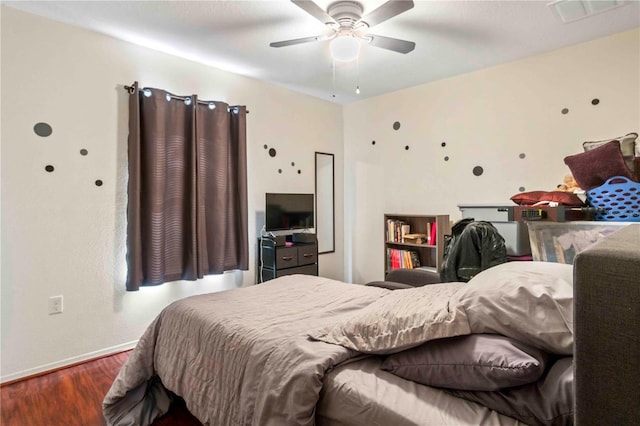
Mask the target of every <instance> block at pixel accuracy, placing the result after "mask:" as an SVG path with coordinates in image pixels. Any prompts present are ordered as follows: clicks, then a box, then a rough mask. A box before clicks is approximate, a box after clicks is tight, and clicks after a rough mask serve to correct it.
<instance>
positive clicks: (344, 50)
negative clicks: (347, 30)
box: [330, 35, 360, 62]
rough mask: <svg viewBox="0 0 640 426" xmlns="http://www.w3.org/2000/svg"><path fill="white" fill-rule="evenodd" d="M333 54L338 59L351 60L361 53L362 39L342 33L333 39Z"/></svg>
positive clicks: (342, 60)
mask: <svg viewBox="0 0 640 426" xmlns="http://www.w3.org/2000/svg"><path fill="white" fill-rule="evenodd" d="M330 48H331V56H332V57H333V59H335V60H336V61H341V62H351V61H355V60H356V59H358V56H359V55H360V41H359V40H358V39H356V38H355V37H353V36H351V35H341V36H338V37H336V38H334V39H333V40H332V41H331V46H330Z"/></svg>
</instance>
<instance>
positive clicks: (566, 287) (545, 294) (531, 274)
mask: <svg viewBox="0 0 640 426" xmlns="http://www.w3.org/2000/svg"><path fill="white" fill-rule="evenodd" d="M451 302H452V303H453V304H455V305H461V306H462V307H463V308H464V310H465V312H466V314H467V318H468V320H469V328H470V329H471V334H480V333H489V334H501V335H503V336H507V337H511V338H512V339H515V340H517V341H519V342H523V343H526V344H529V345H531V346H535V347H536V348H540V349H543V350H544V351H545V352H547V353H553V354H558V355H571V354H573V265H569V264H563V263H553V262H507V263H503V264H501V265H498V266H494V267H492V268H489V269H485V270H484V271H482V272H480V273H479V274H478V275H476V276H475V277H473V278H472V279H471V281H469V283H468V284H467V285H466V286H465V287H463V288H461V289H460V290H459V291H458V292H457V293H456V294H455V295H454V296H453V297H452V298H451Z"/></svg>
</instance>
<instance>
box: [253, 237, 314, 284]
mask: <svg viewBox="0 0 640 426" xmlns="http://www.w3.org/2000/svg"><path fill="white" fill-rule="evenodd" d="M303 234H306V235H311V236H313V239H312V240H313V241H312V242H308V243H303V242H289V243H288V244H286V245H284V246H279V245H276V242H275V241H274V240H272V239H269V238H262V239H258V244H259V250H258V255H259V257H258V282H265V281H269V280H272V279H274V278H278V277H282V276H285V275H293V274H304V275H315V276H317V275H318V241H317V240H316V238H315V234H311V233H303ZM294 235H295V234H294Z"/></svg>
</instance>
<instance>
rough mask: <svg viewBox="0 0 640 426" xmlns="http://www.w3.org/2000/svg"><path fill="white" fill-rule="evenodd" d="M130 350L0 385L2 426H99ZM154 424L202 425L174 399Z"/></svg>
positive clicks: (182, 403) (157, 425)
mask: <svg viewBox="0 0 640 426" xmlns="http://www.w3.org/2000/svg"><path fill="white" fill-rule="evenodd" d="M129 353H130V351H127V352H121V353H119V354H115V355H112V356H108V357H105V358H100V359H98V360H95V361H90V362H87V363H83V364H80V365H77V366H74V367H69V368H65V369H62V370H58V371H55V372H53V373H49V374H46V375H43V376H39V377H34V378H31V379H28V380H22V381H19V382H16V383H11V384H8V385H4V386H2V387H1V388H0V425H2V426H94V425H96V426H101V425H106V422H105V420H104V418H103V416H102V400H103V399H104V396H105V394H106V393H107V391H108V390H109V388H110V387H111V383H112V382H113V380H114V379H115V377H116V375H117V374H118V371H119V370H120V367H121V366H122V364H124V362H125V361H126V359H127V357H128V356H129ZM153 425H154V426H176V425H180V426H202V423H200V422H199V421H198V420H197V419H196V418H195V417H193V416H192V415H191V414H190V413H189V411H188V410H187V409H186V407H185V406H184V402H182V401H177V402H176V403H174V404H173V405H172V406H171V409H170V410H169V412H168V413H167V414H166V415H164V416H162V417H161V418H159V419H157V420H156V421H155V422H154V423H153Z"/></svg>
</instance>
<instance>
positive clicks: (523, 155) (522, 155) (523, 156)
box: [518, 152, 527, 158]
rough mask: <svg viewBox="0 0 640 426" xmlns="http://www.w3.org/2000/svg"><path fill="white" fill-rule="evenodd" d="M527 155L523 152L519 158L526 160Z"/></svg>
mask: <svg viewBox="0 0 640 426" xmlns="http://www.w3.org/2000/svg"><path fill="white" fill-rule="evenodd" d="M526 156H527V155H526V154H525V153H524V152H521V153H520V155H518V157H520V158H525V157H526Z"/></svg>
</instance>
